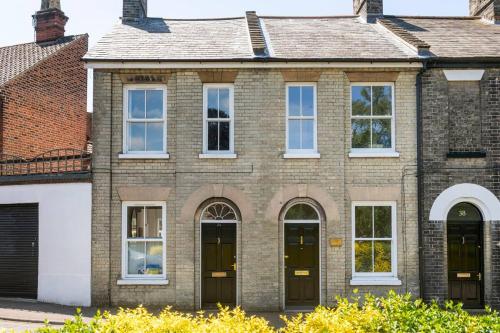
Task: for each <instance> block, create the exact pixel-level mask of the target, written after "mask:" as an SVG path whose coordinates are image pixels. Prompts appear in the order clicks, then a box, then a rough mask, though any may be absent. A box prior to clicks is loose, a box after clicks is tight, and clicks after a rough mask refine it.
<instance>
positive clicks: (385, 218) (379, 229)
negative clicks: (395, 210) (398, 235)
mask: <svg viewBox="0 0 500 333" xmlns="http://www.w3.org/2000/svg"><path fill="white" fill-rule="evenodd" d="M374 209H375V212H374V214H375V221H374V224H375V238H391V237H392V222H391V221H392V216H391V211H392V207H375V208H374Z"/></svg>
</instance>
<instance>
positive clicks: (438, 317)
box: [38, 292, 500, 333]
mask: <svg viewBox="0 0 500 333" xmlns="http://www.w3.org/2000/svg"><path fill="white" fill-rule="evenodd" d="M337 301H338V305H337V306H336V307H335V308H325V307H318V308H317V309H316V310H315V311H314V312H312V313H309V314H298V315H296V316H294V317H291V318H284V317H283V318H282V319H283V320H284V327H283V328H281V329H275V328H273V327H271V326H270V324H269V323H268V322H267V321H266V320H264V319H263V318H259V317H256V316H247V315H246V314H245V312H243V311H242V310H240V309H234V310H230V309H227V308H222V309H221V310H220V311H219V312H218V313H217V314H215V315H208V316H207V315H205V314H203V313H202V312H200V313H198V314H197V315H190V314H185V313H180V312H176V311H172V310H171V309H170V308H167V309H165V310H164V311H163V312H162V313H161V314H159V315H157V316H155V315H153V314H151V313H149V312H148V311H147V310H146V309H144V308H143V307H139V308H137V309H132V310H124V309H121V310H120V311H119V312H118V313H117V314H116V315H112V314H109V313H104V315H100V314H97V315H96V316H95V318H94V319H93V320H92V321H91V322H90V323H85V322H84V321H83V320H82V317H81V315H80V314H77V316H76V317H75V318H74V319H73V320H71V321H68V322H66V324H65V325H64V327H63V328H61V329H54V328H51V327H49V326H47V327H45V328H42V329H39V330H38V332H40V333H56V332H63V333H66V332H67V333H74V332H81V333H84V332H89V333H90V332H102V333H136V332H137V333H139V332H141V333H233V332H234V333H247V332H248V333H253V332H255V333H277V332H279V333H313V332H318V333H327V332H335V333H337V332H338V333H362V332H381V333H385V332H429V333H434V332H435V333H440V332H450V333H461V332H463V333H476V332H477V333H498V332H500V316H499V315H498V313H496V312H492V311H490V310H489V309H486V314H484V315H481V316H474V315H470V314H469V313H467V312H466V311H464V310H462V307H461V306H460V305H453V304H451V303H448V304H447V305H446V307H445V308H444V309H443V308H441V307H439V306H438V305H437V304H435V303H433V304H426V303H424V302H423V301H421V300H413V299H412V297H411V296H410V295H396V294H395V293H392V292H391V293H390V294H389V295H388V296H387V297H384V298H380V297H374V296H367V297H365V299H364V301H363V302H360V300H359V299H358V298H354V299H352V300H351V301H349V300H347V299H341V298H339V299H337ZM359 304H361V305H359Z"/></svg>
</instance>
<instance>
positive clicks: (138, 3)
mask: <svg viewBox="0 0 500 333" xmlns="http://www.w3.org/2000/svg"><path fill="white" fill-rule="evenodd" d="M146 17H148V0H123V17H122V20H123V22H130V21H132V22H133V21H140V20H142V19H144V18H146Z"/></svg>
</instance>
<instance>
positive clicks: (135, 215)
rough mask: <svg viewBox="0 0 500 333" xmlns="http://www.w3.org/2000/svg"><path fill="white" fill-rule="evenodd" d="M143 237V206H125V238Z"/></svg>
mask: <svg viewBox="0 0 500 333" xmlns="http://www.w3.org/2000/svg"><path fill="white" fill-rule="evenodd" d="M143 237H144V207H128V208H127V238H143Z"/></svg>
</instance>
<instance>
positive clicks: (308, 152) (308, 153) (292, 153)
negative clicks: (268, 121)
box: [285, 82, 320, 158]
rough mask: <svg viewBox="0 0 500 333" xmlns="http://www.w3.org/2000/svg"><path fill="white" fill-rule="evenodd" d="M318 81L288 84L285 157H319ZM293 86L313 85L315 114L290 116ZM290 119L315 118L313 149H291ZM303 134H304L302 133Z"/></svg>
mask: <svg viewBox="0 0 500 333" xmlns="http://www.w3.org/2000/svg"><path fill="white" fill-rule="evenodd" d="M317 86H318V85H317V83H316V82H293V83H287V84H286V110H285V112H286V118H285V119H286V153H285V158H319V157H320V155H319V153H318V93H317V91H318V89H317ZM292 87H312V88H313V96H314V103H313V110H314V115H313V116H290V105H289V97H290V88H292ZM290 120H313V121H314V125H313V132H314V133H313V149H290V147H289V144H290V140H289V139H290V128H289V127H290V126H289V123H290ZM301 135H302V134H301Z"/></svg>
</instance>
